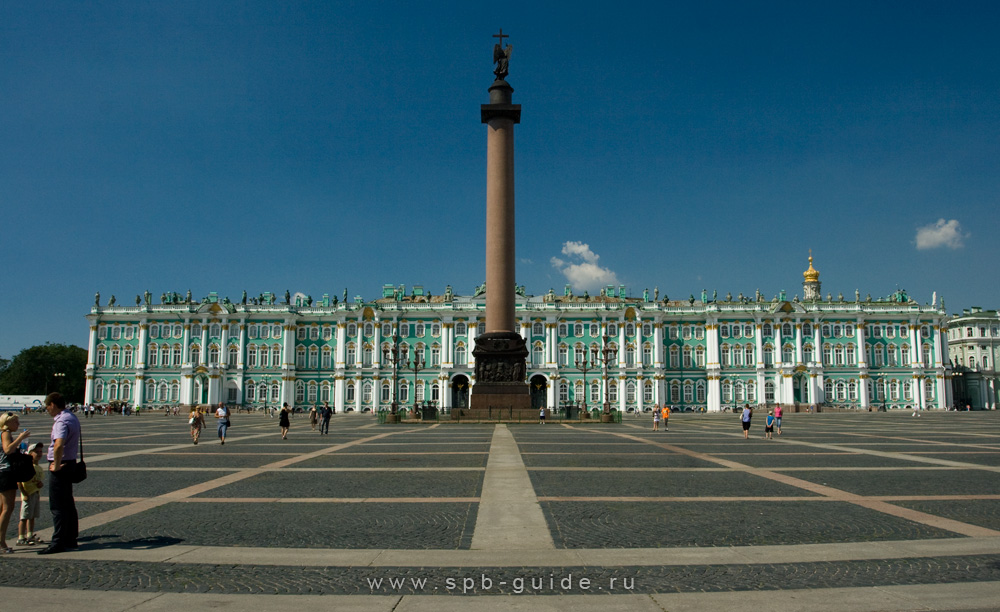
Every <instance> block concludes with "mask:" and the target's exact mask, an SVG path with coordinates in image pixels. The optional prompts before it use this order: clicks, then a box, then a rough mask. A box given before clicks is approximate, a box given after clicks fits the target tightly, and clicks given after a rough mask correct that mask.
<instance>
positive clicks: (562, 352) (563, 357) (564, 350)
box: [559, 344, 569, 366]
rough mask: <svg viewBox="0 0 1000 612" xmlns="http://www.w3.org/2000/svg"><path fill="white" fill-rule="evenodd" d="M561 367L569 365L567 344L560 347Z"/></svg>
mask: <svg viewBox="0 0 1000 612" xmlns="http://www.w3.org/2000/svg"><path fill="white" fill-rule="evenodd" d="M559 365H560V366H566V365H569V347H567V346H566V345H565V344H560V345H559Z"/></svg>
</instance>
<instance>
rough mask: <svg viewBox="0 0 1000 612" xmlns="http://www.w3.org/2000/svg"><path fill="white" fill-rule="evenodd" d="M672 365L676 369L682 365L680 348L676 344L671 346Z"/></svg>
mask: <svg viewBox="0 0 1000 612" xmlns="http://www.w3.org/2000/svg"><path fill="white" fill-rule="evenodd" d="M670 367H671V368H673V369H675V370H676V369H677V368H679V367H680V349H679V348H677V345H676V344H675V345H673V346H671V347H670Z"/></svg>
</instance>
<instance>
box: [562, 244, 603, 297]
mask: <svg viewBox="0 0 1000 612" xmlns="http://www.w3.org/2000/svg"><path fill="white" fill-rule="evenodd" d="M562 254H563V255H566V256H567V258H568V259H569V261H565V260H562V259H560V258H558V257H553V258H552V259H551V262H552V266H553V267H554V268H556V269H557V270H559V271H560V272H561V273H562V274H563V276H565V277H566V280H568V281H569V282H570V284H571V285H573V288H574V289H576V290H578V291H584V290H597V289H599V288H601V287H603V286H605V285H617V284H619V283H618V276H617V275H616V274H615V273H614V272H613V271H611V270H609V269H607V268H602V267H601V266H600V265H599V264H598V260H600V258H601V257H600V256H599V255H598V254H597V253H595V252H593V251H591V250H590V245H588V244H584V243H582V242H574V241H572V240H570V241H568V242H566V243H565V244H563V248H562Z"/></svg>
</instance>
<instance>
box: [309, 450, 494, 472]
mask: <svg viewBox="0 0 1000 612" xmlns="http://www.w3.org/2000/svg"><path fill="white" fill-rule="evenodd" d="M423 452H426V451H423ZM488 457H489V454H488V453H468V454H464V453H463V454H455V455H452V454H439V455H423V454H399V455H379V454H369V455H361V454H343V453H334V454H331V455H323V456H320V457H316V458H314V459H309V460H307V461H303V462H301V463H297V464H295V467H301V468H331V467H378V468H393V467H403V468H417V467H419V468H424V467H478V468H485V467H486V460H487V458H488Z"/></svg>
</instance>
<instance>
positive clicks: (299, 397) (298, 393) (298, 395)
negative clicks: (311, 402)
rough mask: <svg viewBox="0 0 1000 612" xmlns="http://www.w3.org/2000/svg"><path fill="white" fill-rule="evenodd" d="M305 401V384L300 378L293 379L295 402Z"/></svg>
mask: <svg viewBox="0 0 1000 612" xmlns="http://www.w3.org/2000/svg"><path fill="white" fill-rule="evenodd" d="M304 401H306V385H305V383H304V382H302V381H301V380H297V381H295V403H297V404H301V403H302V402H304Z"/></svg>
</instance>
